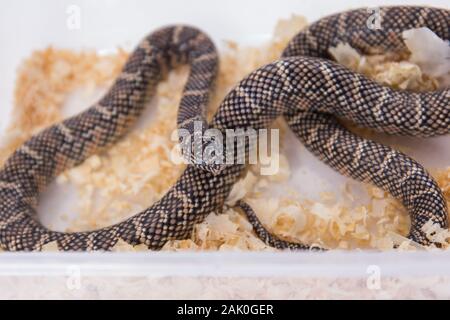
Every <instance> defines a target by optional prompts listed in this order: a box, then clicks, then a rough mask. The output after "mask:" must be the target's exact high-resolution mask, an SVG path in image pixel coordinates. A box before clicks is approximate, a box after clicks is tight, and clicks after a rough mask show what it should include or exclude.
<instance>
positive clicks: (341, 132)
mask: <svg viewBox="0 0 450 320" xmlns="http://www.w3.org/2000/svg"><path fill="white" fill-rule="evenodd" d="M379 9H380V11H379V13H380V17H381V25H380V27H381V29H378V30H374V29H370V28H369V27H368V22H369V23H370V18H371V15H373V11H368V10H367V9H358V10H354V11H348V12H345V13H340V14H335V15H332V16H329V17H326V18H323V19H320V20H319V21H317V22H316V23H313V24H312V25H311V26H309V27H308V28H307V29H306V30H304V31H302V32H300V33H299V34H297V35H296V36H295V37H294V38H293V39H292V40H291V41H290V42H289V44H288V46H287V48H286V49H285V50H284V52H283V54H282V56H283V58H287V57H296V56H297V57H299V58H298V60H302V59H306V61H308V59H307V58H302V57H316V58H321V59H328V60H330V59H331V56H330V54H329V51H328V50H329V48H331V47H334V46H336V45H337V44H339V43H348V44H350V45H351V46H352V47H353V48H355V49H357V50H358V51H359V52H361V53H363V54H380V53H387V52H402V51H405V49H406V47H405V44H404V41H403V39H402V32H403V31H404V30H408V29H412V28H421V27H427V28H429V29H430V30H432V31H433V32H435V33H436V34H437V35H438V36H439V37H440V38H442V39H450V12H449V11H448V10H444V9H436V8H428V7H382V8H379ZM449 58H450V57H449ZM296 63H297V64H298V62H296ZM307 64H308V66H303V67H301V63H300V64H298V66H297V68H302V69H303V70H304V71H303V73H302V74H305V73H306V77H305V78H306V79H307V80H306V79H305V81H303V86H302V91H303V93H302V94H299V95H298V98H299V100H298V101H297V102H296V103H295V105H294V106H292V107H291V108H289V109H288V110H287V111H285V112H284V115H285V118H286V120H287V122H288V124H289V126H290V128H291V129H292V130H293V132H294V133H295V134H296V136H297V137H298V138H299V139H300V141H301V142H302V143H303V144H304V145H305V146H306V148H307V149H308V150H310V151H311V152H312V153H313V154H315V155H316V156H317V157H318V158H319V159H321V160H322V161H324V162H325V163H327V164H328V165H329V166H330V167H332V168H333V169H335V170H336V171H338V172H340V173H342V174H344V175H346V176H349V177H352V178H354V179H356V180H359V181H364V182H369V183H372V184H374V185H376V186H378V187H380V188H382V189H384V190H387V191H388V192H390V193H391V194H392V195H393V196H394V197H395V198H397V199H399V200H400V201H401V202H402V203H403V204H404V206H405V207H406V209H407V210H408V212H409V213H410V215H411V229H410V233H409V235H408V238H410V239H412V240H414V241H415V242H417V243H420V244H423V245H429V244H430V241H429V239H427V237H426V235H425V233H424V232H423V231H422V230H421V228H422V226H423V225H424V224H425V223H427V222H428V221H429V220H431V221H432V222H433V223H436V224H438V225H439V226H440V227H441V228H448V218H447V207H446V202H445V199H444V197H443V195H442V192H441V190H440V189H439V187H438V185H437V184H436V182H435V181H434V180H433V178H432V177H431V176H430V174H429V173H428V172H427V171H426V170H425V169H424V168H423V167H422V166H421V165H420V164H419V163H417V162H416V161H414V160H413V159H411V158H409V157H408V156H406V155H404V154H403V153H401V152H399V151H396V150H393V149H391V148H389V147H387V146H384V145H381V144H379V143H376V142H374V141H370V140H367V139H363V138H361V137H359V136H357V135H355V134H353V133H352V132H350V131H349V130H347V129H346V128H345V127H344V126H343V125H342V124H340V123H339V121H338V117H342V118H345V119H348V120H351V121H353V122H354V123H357V124H359V125H361V126H364V127H369V128H372V129H374V130H376V131H379V132H385V133H390V134H397V135H409V136H417V137H430V136H434V135H441V134H447V133H449V132H450V90H448V89H447V90H441V91H437V92H427V93H413V92H407V91H395V90H393V89H391V88H389V87H385V86H380V85H376V84H375V83H373V82H371V81H368V80H367V79H366V78H365V77H364V76H362V75H359V74H356V73H350V72H349V71H348V70H347V69H345V68H343V67H338V66H336V65H335V64H334V63H332V62H330V61H327V60H320V59H316V60H314V61H310V62H307ZM291 68H292V67H291ZM238 206H239V207H240V208H241V209H243V210H244V211H245V212H246V213H247V216H248V217H249V219H251V220H255V219H257V218H256V215H255V213H254V212H253V210H251V208H249V207H248V205H245V204H243V203H239V204H238ZM258 223H259V222H258ZM258 223H257V222H255V223H254V226H255V227H254V228H255V231H256V233H257V234H258V235H259V236H260V238H262V239H263V240H265V241H266V242H267V243H269V244H272V245H274V246H275V247H278V248H298V249H303V248H304V246H303V245H302V244H298V246H296V245H295V243H291V242H286V241H280V239H277V238H276V237H273V236H271V235H270V234H269V233H268V232H267V231H266V230H265V229H264V228H263V227H262V225H261V224H260V223H259V225H258ZM271 237H273V238H274V239H271Z"/></svg>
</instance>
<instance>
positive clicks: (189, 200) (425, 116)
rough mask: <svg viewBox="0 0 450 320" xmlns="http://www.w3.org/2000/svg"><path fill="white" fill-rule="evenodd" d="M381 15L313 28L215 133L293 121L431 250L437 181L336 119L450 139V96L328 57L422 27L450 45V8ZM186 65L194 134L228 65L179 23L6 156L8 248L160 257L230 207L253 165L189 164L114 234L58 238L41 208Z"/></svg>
mask: <svg viewBox="0 0 450 320" xmlns="http://www.w3.org/2000/svg"><path fill="white" fill-rule="evenodd" d="M381 13H382V15H383V24H382V29H380V30H372V29H369V28H367V24H366V22H367V19H368V16H369V13H368V12H367V11H366V10H365V9H360V10H353V11H348V12H345V13H341V14H337V15H333V16H329V17H326V18H324V19H321V20H320V21H318V22H316V23H315V24H312V25H311V26H310V27H309V28H308V29H307V30H305V31H303V32H301V33H299V34H298V35H297V36H296V37H295V38H294V39H293V40H292V41H291V42H290V44H289V45H288V47H287V49H286V50H285V51H284V53H283V57H282V59H281V60H278V61H275V62H273V63H270V64H268V65H265V66H263V67H261V68H259V69H258V70H256V71H254V72H252V73H251V74H250V75H248V76H247V77H246V78H245V79H243V80H242V81H240V82H239V83H238V84H237V86H236V87H235V88H234V89H233V90H232V91H231V92H230V93H229V94H228V95H227V96H226V98H225V99H224V101H223V102H222V103H221V105H220V107H219V110H218V112H217V113H216V114H215V115H214V118H213V120H212V122H211V123H210V125H209V126H210V127H212V128H216V129H219V130H221V131H224V130H225V129H237V128H248V127H251V128H254V129H259V128H266V127H267V126H269V125H270V123H271V122H272V121H273V120H274V119H275V118H277V117H278V116H280V115H284V116H285V117H286V119H287V120H288V123H289V125H290V127H291V128H292V129H293V130H294V132H295V133H296V135H297V136H298V137H299V138H300V139H301V141H302V142H303V143H305V145H306V146H307V147H308V148H309V149H310V150H312V152H313V153H315V154H316V155H318V156H319V157H320V158H321V159H322V160H324V161H325V162H327V163H328V164H329V165H331V166H332V167H333V168H335V169H337V170H338V171H340V172H341V173H343V174H346V175H349V176H351V177H353V178H355V179H359V180H362V181H368V182H371V183H373V184H375V185H377V186H380V187H382V188H384V189H386V190H388V191H389V192H390V193H391V194H392V195H393V196H395V197H396V198H398V199H399V200H401V201H402V203H403V204H404V205H405V206H406V208H407V209H408V210H409V212H410V213H411V220H412V227H411V231H410V234H409V237H410V238H411V239H413V240H415V241H417V242H419V243H422V244H428V243H429V241H428V240H427V238H426V236H425V234H424V233H423V232H422V231H421V226H422V225H423V224H424V223H425V222H426V221H428V220H430V219H431V220H432V221H433V222H435V223H437V224H439V225H440V226H441V227H445V228H446V227H447V208H446V206H445V201H444V199H443V196H442V193H441V191H440V189H439V187H438V186H437V184H436V183H435V182H434V180H433V179H432V178H431V176H430V175H429V174H428V173H427V172H426V170H425V169H424V168H423V167H422V166H421V165H420V164H418V163H417V162H415V161H414V160H412V159H410V158H409V157H407V156H406V155H404V154H402V153H400V152H398V151H395V150H393V149H391V148H389V147H386V146H383V145H381V144H378V143H375V142H372V141H369V140H365V139H362V138H360V137H358V136H356V135H354V134H353V133H351V132H350V131H348V130H347V129H345V128H344V127H343V126H341V125H340V124H339V122H338V121H337V118H335V117H340V118H345V119H348V120H350V121H353V122H355V123H357V124H360V125H363V126H365V127H370V128H373V129H375V130H377V131H382V132H387V133H392V134H404V135H414V136H433V135H438V134H446V133H449V132H450V104H449V101H450V92H449V90H442V91H436V92H426V93H413V92H405V91H395V90H393V89H390V88H387V87H384V86H381V85H379V84H377V83H375V82H374V81H371V80H369V79H367V78H365V77H364V76H362V75H360V74H357V73H354V72H351V71H350V70H348V69H346V68H344V67H342V66H340V65H338V64H336V63H334V62H332V61H330V60H327V59H328V58H329V56H328V53H327V52H328V48H329V47H330V46H333V45H335V44H336V43H337V42H339V41H343V42H347V43H349V44H350V45H352V46H353V47H355V48H356V49H358V50H360V51H361V52H363V53H373V52H379V51H383V52H384V51H392V50H402V49H404V45H403V41H402V39H401V32H402V31H403V30H406V29H410V28H417V27H423V26H426V27H428V28H430V29H431V30H432V31H434V32H435V33H436V34H437V35H438V36H439V37H441V38H443V39H450V28H449V25H450V12H449V11H448V10H443V9H435V8H419V7H385V8H381ZM324 58H325V59H324ZM179 63H189V64H190V66H191V71H190V75H189V79H188V81H187V84H186V86H185V89H184V92H183V98H182V100H181V103H180V109H179V116H178V126H179V128H187V129H188V130H192V121H193V120H200V121H202V122H205V121H204V109H205V106H206V105H207V102H208V96H209V92H210V88H211V84H212V83H213V80H214V78H215V74H216V69H217V54H216V53H215V49H214V46H213V44H212V43H211V41H210V40H209V39H208V38H207V37H206V36H205V35H204V34H203V33H201V32H199V31H198V30H196V29H193V28H190V27H183V26H178V27H169V28H164V29H161V30H159V31H156V32H154V33H152V34H151V35H150V36H148V37H147V38H145V39H144V40H143V41H142V42H141V44H140V45H139V46H138V47H137V49H136V50H135V51H134V52H133V53H132V55H131V56H130V58H129V61H128V62H127V63H126V65H125V67H124V69H123V71H122V73H121V74H120V76H119V77H118V79H117V80H116V82H115V83H114V85H113V86H112V88H111V89H110V91H109V92H108V93H107V94H106V95H105V96H104V97H103V98H102V99H101V100H100V101H99V103H97V104H95V105H94V106H92V107H91V108H89V109H87V110H86V111H85V112H83V113H81V114H79V115H77V116H74V117H72V118H69V119H67V120H65V121H63V122H61V123H58V124H56V125H53V126H51V127H49V128H48V129H45V130H43V131H42V132H40V133H38V134H37V135H35V136H33V137H32V138H31V139H30V140H28V141H26V142H25V143H24V144H23V145H22V146H21V147H20V148H19V149H18V150H17V151H16V152H15V153H14V154H13V155H12V156H11V157H10V158H9V159H8V160H7V162H6V163H5V165H4V167H3V168H2V169H1V171H0V245H1V247H2V248H4V249H7V250H39V249H41V248H42V246H43V245H44V244H46V243H48V242H51V241H56V242H57V244H58V247H59V249H61V250H109V249H111V247H112V246H114V245H115V244H116V242H117V241H118V239H123V240H124V241H126V242H127V243H130V244H140V243H144V244H145V245H147V246H148V247H149V248H151V249H160V248H161V247H162V246H163V245H164V244H165V243H166V242H167V241H168V240H170V239H182V238H187V237H189V236H190V235H191V232H192V229H193V226H194V225H195V224H196V223H199V222H201V221H202V220H203V219H204V218H205V217H206V215H208V214H209V213H210V212H212V211H215V210H220V208H221V207H222V206H223V203H224V200H225V199H226V197H227V196H228V194H229V192H230V190H231V188H232V186H233V184H234V183H235V182H236V181H237V180H238V179H239V177H240V176H241V174H242V173H243V172H244V170H245V165H240V164H233V165H227V166H225V167H223V168H222V170H220V171H219V170H205V168H204V167H203V166H202V165H198V166H194V165H189V166H188V167H187V168H186V170H185V171H184V172H183V174H182V175H181V176H180V178H179V179H178V181H177V182H176V183H175V185H174V186H173V187H172V188H171V189H170V190H169V191H168V192H167V193H166V195H165V196H164V197H163V198H162V199H161V200H159V201H158V202H156V203H155V204H154V205H153V206H151V207H150V208H148V209H147V210H145V211H143V212H141V213H138V214H136V215H134V216H133V217H131V218H129V219H127V220H125V221H123V222H121V223H118V224H116V225H113V226H110V227H106V228H104V229H100V230H96V231H90V232H78V233H62V232H55V231H51V230H48V229H46V228H45V227H43V226H42V225H41V224H40V223H39V221H38V220H37V219H36V214H35V208H36V203H37V199H38V196H39V193H40V192H41V191H42V190H43V188H44V187H45V186H46V185H47V184H48V183H49V182H50V181H51V180H52V179H53V178H54V177H55V176H56V175H57V174H59V173H60V172H62V171H63V170H65V169H67V168H69V167H72V166H74V165H76V164H79V163H80V162H82V161H83V160H84V159H86V158H87V157H89V156H90V155H92V154H93V153H95V152H98V151H99V150H101V149H103V148H106V147H108V146H109V145H110V144H111V143H113V142H114V141H116V140H117V139H118V138H120V137H121V136H122V135H123V134H124V133H125V132H126V131H127V130H128V128H129V127H130V126H131V124H132V123H133V121H134V120H135V119H136V118H137V117H138V116H139V115H140V113H141V111H142V109H143V101H144V99H145V98H146V96H147V95H148V94H147V91H148V90H147V89H148V88H149V87H150V88H154V87H155V85H156V83H157V82H158V81H159V80H160V79H161V77H162V75H163V74H164V71H165V70H167V69H169V68H171V67H173V66H175V65H177V64H179ZM207 169H208V168H207ZM211 171H212V172H211ZM238 204H239V206H240V207H241V208H243V209H244V211H245V212H246V213H247V216H248V217H249V219H250V221H251V222H252V224H253V225H254V228H255V231H256V233H257V234H258V235H259V236H260V237H261V238H263V239H264V240H266V242H267V243H269V244H271V245H274V246H276V247H278V248H294V249H297V248H300V249H306V248H308V246H307V245H303V244H297V243H290V242H286V241H283V240H281V239H278V238H277V237H275V236H272V235H270V234H269V233H268V232H267V231H266V230H265V229H264V228H263V227H262V225H261V224H260V222H259V220H258V219H257V217H256V215H255V213H254V212H253V210H251V208H250V207H249V206H248V205H246V204H245V203H243V202H239V203H238Z"/></svg>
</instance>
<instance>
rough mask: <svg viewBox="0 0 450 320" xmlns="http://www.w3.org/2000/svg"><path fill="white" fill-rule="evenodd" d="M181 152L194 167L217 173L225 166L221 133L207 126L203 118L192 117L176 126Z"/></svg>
mask: <svg viewBox="0 0 450 320" xmlns="http://www.w3.org/2000/svg"><path fill="white" fill-rule="evenodd" d="M178 136H179V141H180V146H181V153H182V155H183V158H184V159H185V160H186V162H187V163H188V164H190V165H193V166H194V167H196V168H198V169H200V170H203V171H207V172H210V173H212V174H213V175H218V174H219V173H221V172H222V171H223V170H224V169H225V167H226V166H227V165H226V164H224V162H223V159H224V156H223V154H224V152H223V150H224V146H223V141H224V140H223V137H222V133H221V132H220V130H218V129H214V128H208V124H207V123H206V121H205V120H204V119H203V118H192V119H191V120H190V121H185V122H184V123H182V125H180V126H179V127H178Z"/></svg>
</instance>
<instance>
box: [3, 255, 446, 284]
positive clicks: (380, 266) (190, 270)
mask: <svg viewBox="0 0 450 320" xmlns="http://www.w3.org/2000/svg"><path fill="white" fill-rule="evenodd" d="M74 270H76V271H77V272H80V273H81V274H82V275H83V276H113V277H117V276H133V277H138V276H146V277H166V276H177V277H209V276H212V277H312V276H316V277H350V278H353V277H367V276H368V275H370V274H371V273H373V272H379V273H380V274H381V275H383V276H408V277H415V276H450V252H444V251H437V250H436V251H430V252H398V251H387V252H375V251H357V252H354V251H353V252H343V251H333V252H325V253H317V252H298V253H293V252H89V253H65V252H61V253H59V252H34V253H10V252H2V253H0V277H5V276H65V275H68V274H70V273H71V272H73V271H74Z"/></svg>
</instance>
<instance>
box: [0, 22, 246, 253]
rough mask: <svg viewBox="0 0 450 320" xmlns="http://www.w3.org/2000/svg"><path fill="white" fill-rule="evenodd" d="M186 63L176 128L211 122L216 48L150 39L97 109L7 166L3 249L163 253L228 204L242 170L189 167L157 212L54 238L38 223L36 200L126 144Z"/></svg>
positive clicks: (0, 184)
mask: <svg viewBox="0 0 450 320" xmlns="http://www.w3.org/2000/svg"><path fill="white" fill-rule="evenodd" d="M182 63H187V64H189V65H190V68H191V70H190V75H189V78H188V80H187V83H186V85H185V88H184V92H183V96H182V99H181V102H180V107H179V112H178V119H177V121H178V127H179V128H184V129H188V130H193V126H192V123H193V121H194V120H199V121H202V122H203V123H206V121H205V118H204V115H205V114H206V112H205V107H206V105H207V103H208V98H209V95H210V91H211V87H212V85H213V83H214V80H215V78H216V74H217V68H218V56H217V52H216V49H215V47H214V44H213V43H212V42H211V40H210V39H209V38H208V37H207V36H206V35H205V34H204V33H203V32H201V31H199V30H197V29H195V28H192V27H186V26H173V27H166V28H162V29H160V30H158V31H156V32H154V33H152V34H150V35H149V36H148V37H146V38H145V39H144V40H143V41H142V42H141V43H140V44H139V46H138V47H137V48H136V50H135V51H134V52H133V53H132V54H131V56H130V58H129V60H128V61H127V63H126V65H125V66H124V68H123V70H122V72H121V74H120V75H119V76H118V78H117V80H116V81H115V83H114V84H113V86H112V87H111V89H110V90H109V91H108V93H107V94H106V95H105V96H104V97H103V98H102V99H101V100H100V101H99V102H98V103H96V104H95V105H93V106H92V107H90V108H89V109H87V110H86V111H85V112H83V113H81V114H79V115H76V116H74V117H72V118H69V119H67V120H65V121H63V122H61V123H58V124H56V125H53V126H51V127H49V128H48V129H45V130H44V131H42V132H41V133H39V134H37V135H35V136H33V137H32V138H30V139H29V140H28V141H26V142H25V143H24V144H23V145H22V146H21V147H20V148H19V149H18V150H17V151H16V152H15V153H14V154H13V155H12V156H11V157H10V158H9V159H8V160H7V161H6V163H5V165H4V166H3V168H2V169H1V170H0V246H1V248H3V249H6V250H39V249H41V248H42V246H43V245H45V244H46V243H49V242H52V241H56V242H57V244H58V248H59V249H60V250H108V249H111V248H112V247H113V246H114V245H115V244H116V242H117V241H118V240H119V239H123V240H124V241H126V242H127V243H130V244H139V243H145V244H146V245H147V246H148V247H149V248H152V249H159V248H161V247H162V246H163V245H164V243H166V242H167V241H168V240H169V239H180V238H185V237H189V236H190V234H191V231H192V229H193V226H194V225H195V224H196V223H198V222H200V221H202V220H203V218H204V217H205V216H206V215H207V214H208V213H210V212H211V211H214V210H215V209H216V208H217V207H219V206H220V205H221V204H222V203H223V201H224V199H225V197H226V196H227V194H228V192H229V190H230V188H231V187H232V185H233V183H234V182H235V180H236V179H237V176H238V175H239V173H240V168H238V167H234V168H230V169H228V170H226V171H225V172H224V173H223V174H221V175H217V176H213V175H211V174H208V173H206V172H205V173H204V172H203V171H202V170H197V169H195V168H194V167H189V168H188V169H187V170H186V172H185V173H184V174H183V175H182V176H181V177H180V179H179V180H178V182H177V183H176V184H175V185H174V186H173V187H172V188H171V189H170V190H169V191H168V192H167V194H166V195H165V196H164V197H163V198H162V199H161V200H160V201H158V202H157V203H155V204H154V205H153V206H152V207H151V208H149V209H147V210H145V211H144V212H141V213H139V214H136V215H135V216H133V217H132V218H130V219H127V220H126V221H124V222H122V223H119V224H116V225H113V226H111V227H107V228H104V229H101V230H97V231H93V232H76V233H62V232H54V231H51V230H48V229H46V228H44V227H43V226H42V225H41V224H40V223H39V221H38V220H37V217H36V212H35V208H36V205H37V201H38V196H39V194H40V193H41V192H42V190H43V189H44V188H45V187H46V186H47V185H48V184H49V183H50V181H51V180H52V179H53V178H54V177H55V176H56V175H58V174H59V173H61V172H62V171H63V170H65V169H67V168H70V167H73V166H75V165H77V164H79V163H81V162H82V161H83V160H85V159H86V158H87V157H89V156H90V155H92V154H94V153H97V152H99V151H101V150H103V149H105V148H107V147H108V146H110V145H111V144H112V143H114V142H115V141H117V140H118V139H119V138H120V137H122V136H123V135H124V134H125V133H126V132H127V131H128V130H129V128H130V126H131V125H132V124H133V123H134V122H135V120H136V119H137V118H138V117H139V115H140V114H141V113H142V111H143V106H144V102H145V100H146V99H147V98H149V97H150V96H151V95H152V92H153V91H154V89H155V86H156V84H157V83H158V82H159V81H160V79H161V78H162V77H163V75H164V74H165V73H166V72H167V71H168V70H169V69H171V68H173V67H175V66H176V65H179V64H182ZM204 127H205V126H204ZM199 167H201V165H199Z"/></svg>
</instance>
